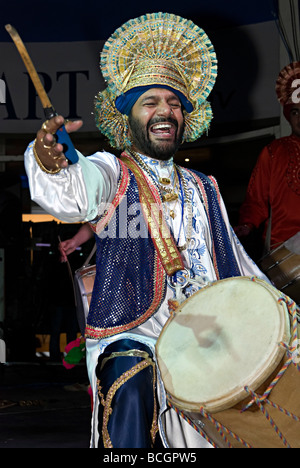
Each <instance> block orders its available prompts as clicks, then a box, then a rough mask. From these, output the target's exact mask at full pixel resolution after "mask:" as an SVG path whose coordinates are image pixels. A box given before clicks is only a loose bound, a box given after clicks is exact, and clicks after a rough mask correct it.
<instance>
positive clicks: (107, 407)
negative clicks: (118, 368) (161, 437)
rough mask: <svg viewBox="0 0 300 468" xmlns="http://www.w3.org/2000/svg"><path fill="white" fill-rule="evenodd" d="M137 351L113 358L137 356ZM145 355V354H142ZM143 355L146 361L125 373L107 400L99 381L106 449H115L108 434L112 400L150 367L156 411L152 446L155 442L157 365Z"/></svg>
mask: <svg viewBox="0 0 300 468" xmlns="http://www.w3.org/2000/svg"><path fill="white" fill-rule="evenodd" d="M135 351H137V350H132V352H131V351H129V352H128V353H122V352H121V353H114V354H115V356H111V357H116V355H124V356H125V355H127V356H128V355H135V354H134V352H135ZM142 353H143V352H142ZM143 355H145V356H147V357H145V359H144V360H143V361H141V362H139V363H137V364H136V365H135V366H133V367H132V368H131V369H129V370H128V371H126V372H124V373H123V374H122V375H121V376H120V377H119V378H118V379H117V380H116V381H115V382H114V383H113V384H112V386H111V387H110V389H109V390H108V392H107V395H106V399H105V397H104V395H103V393H102V387H101V385H100V380H99V379H98V380H97V389H98V394H99V397H100V402H101V404H102V406H103V407H104V411H103V421H102V438H103V445H104V448H113V445H112V441H111V438H110V435H109V432H108V421H109V417H110V415H111V414H112V412H113V410H112V408H111V404H112V400H113V398H114V396H115V394H116V392H117V390H118V389H119V388H120V387H122V385H124V384H125V383H126V382H127V381H128V380H129V379H131V378H132V377H134V376H135V375H136V374H138V373H139V372H140V371H142V370H143V369H146V368H147V367H149V366H152V368H153V395H154V411H153V420H152V425H151V429H150V434H151V440H152V444H154V442H155V437H156V434H157V432H158V424H157V403H156V395H155V390H156V369H155V364H154V362H153V361H152V359H151V358H150V357H149V355H148V353H143Z"/></svg>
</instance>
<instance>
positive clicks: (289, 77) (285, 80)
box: [275, 62, 300, 121]
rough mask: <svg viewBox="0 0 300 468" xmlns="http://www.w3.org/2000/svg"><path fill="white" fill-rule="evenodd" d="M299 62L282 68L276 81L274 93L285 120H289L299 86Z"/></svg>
mask: <svg viewBox="0 0 300 468" xmlns="http://www.w3.org/2000/svg"><path fill="white" fill-rule="evenodd" d="M299 80H300V62H292V63H290V64H289V65H287V66H286V67H284V68H283V69H282V70H281V72H280V74H279V76H278V78H277V81H276V87H275V91H276V94H277V98H278V101H279V102H280V104H281V105H282V106H283V113H284V116H285V118H286V119H287V120H288V121H289V120H290V110H291V108H292V107H293V105H295V100H294V98H295V94H296V91H297V89H299V86H300V81H299Z"/></svg>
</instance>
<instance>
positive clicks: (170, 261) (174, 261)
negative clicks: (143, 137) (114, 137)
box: [122, 153, 184, 276]
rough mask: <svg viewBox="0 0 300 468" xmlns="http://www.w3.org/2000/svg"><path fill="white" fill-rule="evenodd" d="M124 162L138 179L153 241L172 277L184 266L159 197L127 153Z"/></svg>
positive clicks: (167, 271) (123, 157) (166, 269)
mask: <svg viewBox="0 0 300 468" xmlns="http://www.w3.org/2000/svg"><path fill="white" fill-rule="evenodd" d="M122 161H123V162H124V163H125V164H126V165H127V166H128V167H129V169H130V170H131V171H132V172H133V173H134V175H135V177H136V181H137V184H138V187H139V195H140V201H141V204H142V209H143V212H144V215H145V219H146V221H147V224H148V228H149V231H150V233H151V236H152V240H153V242H154V245H155V248H156V250H157V252H158V254H159V257H160V259H161V262H162V264H163V267H164V269H165V271H166V273H167V274H168V275H170V276H172V275H173V274H174V273H176V271H179V270H183V269H184V265H183V260H182V257H181V255H180V253H179V250H178V249H177V246H176V244H175V241H174V239H173V238H172V237H171V233H170V230H169V228H168V226H167V224H166V222H165V219H164V217H163V213H162V211H163V210H162V207H161V201H160V198H159V195H158V194H156V193H155V191H154V190H153V189H152V190H151V187H150V185H149V183H148V182H147V179H146V178H145V176H144V174H143V172H142V171H141V169H140V168H139V167H138V165H137V164H136V162H135V161H133V160H132V159H131V158H129V157H128V156H127V155H126V156H125V153H123V155H122ZM171 247H172V250H171Z"/></svg>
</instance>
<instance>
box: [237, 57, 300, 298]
mask: <svg viewBox="0 0 300 468" xmlns="http://www.w3.org/2000/svg"><path fill="white" fill-rule="evenodd" d="M276 94H277V97H278V100H279V102H280V103H281V105H282V108H283V114H284V116H285V118H286V119H287V121H288V122H289V124H290V126H291V135H290V136H287V137H282V138H279V139H277V140H274V141H272V143H270V144H269V145H267V146H266V147H264V148H263V150H262V152H261V154H260V156H259V159H258V161H257V163H256V166H255V168H254V170H253V172H252V175H251V178H250V182H249V185H248V189H247V194H246V199H245V201H244V203H243V205H242V207H241V210H240V219H239V226H237V227H236V228H235V232H236V234H237V235H238V236H239V237H240V239H241V240H243V238H245V236H246V237H247V236H248V235H249V234H250V233H251V232H252V231H254V230H255V229H257V228H259V227H260V226H261V225H262V226H263V227H264V231H263V238H264V239H265V253H269V252H271V254H270V256H269V257H268V258H267V257H266V259H265V260H263V263H262V264H261V268H262V269H263V271H265V272H266V274H267V275H268V276H269V278H270V279H271V280H272V281H273V283H274V284H275V285H276V287H278V288H279V289H282V290H283V292H285V293H286V294H288V295H291V296H292V297H293V299H294V300H295V301H296V302H297V303H299V304H300V210H299V204H300V62H292V63H290V64H289V65H288V66H286V67H284V68H283V70H281V72H280V74H279V76H278V79H277V81H276ZM298 233H299V234H298ZM284 243H285V245H283V244H284Z"/></svg>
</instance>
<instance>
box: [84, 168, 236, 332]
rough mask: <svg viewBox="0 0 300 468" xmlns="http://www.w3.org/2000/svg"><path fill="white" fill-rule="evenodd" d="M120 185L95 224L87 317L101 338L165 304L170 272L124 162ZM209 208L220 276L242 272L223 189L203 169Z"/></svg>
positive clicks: (197, 180)
mask: <svg viewBox="0 0 300 468" xmlns="http://www.w3.org/2000/svg"><path fill="white" fill-rule="evenodd" d="M120 164H121V175H120V180H119V187H118V191H117V194H116V196H115V198H114V201H113V203H112V204H111V206H110V207H109V209H108V210H107V211H106V212H105V213H104V214H103V216H102V217H101V218H100V219H99V220H98V222H97V224H96V225H95V224H93V225H92V228H93V229H94V231H96V232H97V236H96V242H97V253H96V266H97V268H96V270H97V271H96V278H95V283H94V289H93V294H92V299H91V304H90V309H89V314H88V318H87V326H86V333H85V334H86V337H88V338H92V339H100V338H105V337H108V336H113V335H116V334H118V333H121V332H125V331H128V330H130V329H132V328H135V327H137V326H139V325H141V324H142V323H144V322H145V321H146V320H148V319H149V318H150V317H151V316H152V315H153V314H154V313H155V312H156V311H157V310H158V309H159V307H160V305H161V304H162V302H163V300H164V298H165V293H166V276H167V274H166V271H165V268H164V265H163V262H162V260H161V256H160V254H159V252H158V249H157V245H155V244H154V242H153V239H152V237H151V236H150V235H149V229H148V228H149V225H148V224H147V222H146V220H145V217H144V215H143V213H141V212H140V213H139V207H140V194H139V186H138V183H137V179H136V177H135V175H134V174H133V172H132V171H131V170H130V169H129V168H128V167H127V166H126V165H125V164H124V163H122V162H120ZM192 174H193V176H194V179H195V183H196V185H197V186H198V187H199V190H200V192H201V198H202V199H203V202H204V205H205V207H206V211H207V215H208V219H209V223H210V228H211V235H212V239H213V261H214V266H215V271H216V275H217V278H219V279H223V278H226V277H230V276H238V275H240V272H239V269H238V266H237V264H236V260H235V257H234V254H233V251H232V247H231V244H230V241H229V237H228V233H227V229H226V226H225V223H224V221H223V218H222V215H221V211H220V206H219V198H218V189H217V187H216V186H214V184H213V183H212V181H211V180H210V179H209V178H208V177H206V176H204V175H203V174H200V173H195V172H193V173H192Z"/></svg>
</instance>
